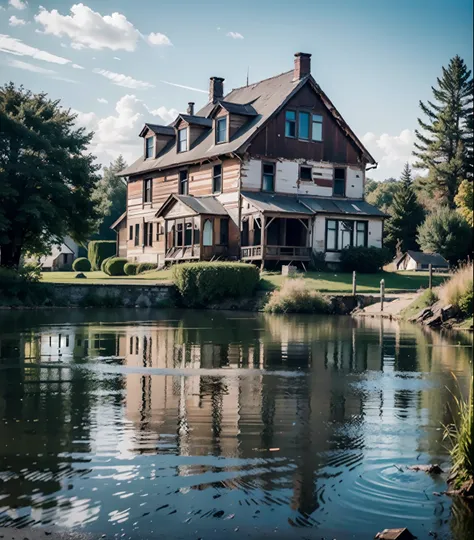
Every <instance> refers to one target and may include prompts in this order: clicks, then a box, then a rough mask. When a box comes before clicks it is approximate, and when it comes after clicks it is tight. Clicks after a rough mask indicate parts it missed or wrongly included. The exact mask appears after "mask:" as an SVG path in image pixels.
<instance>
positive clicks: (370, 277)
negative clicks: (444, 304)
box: [42, 270, 447, 293]
mask: <svg viewBox="0 0 474 540" xmlns="http://www.w3.org/2000/svg"><path fill="white" fill-rule="evenodd" d="M75 275H76V273H75V272H44V273H43V274H42V280H43V281H45V282H47V283H97V284H99V283H140V282H141V281H143V280H146V281H148V282H150V281H161V282H169V281H171V270H152V271H150V272H144V273H143V274H139V275H138V276H114V277H111V276H108V275H107V274H104V272H85V275H86V276H87V277H86V279H77V280H76V279H75V277H74V276H75ZM301 277H303V278H304V279H306V280H307V281H308V284H309V285H310V286H311V288H313V289H317V290H318V291H321V292H329V293H345V292H350V291H352V274H344V273H341V272H307V273H306V274H301ZM446 277H447V275H446V274H439V275H434V276H433V285H434V286H436V285H440V284H441V283H442V282H443V281H444V280H445V279H446ZM285 279H287V278H285V277H283V276H282V275H281V274H279V273H271V272H265V273H264V274H263V276H262V289H265V290H272V289H275V288H276V287H280V286H281V284H282V283H283V281H284V280H285ZM381 279H385V291H386V292H397V291H399V290H413V291H415V290H418V289H419V288H420V287H423V288H427V287H428V273H427V272H416V273H415V272H379V273H378V274H359V275H358V276H357V291H358V292H360V293H374V292H378V291H379V290H380V280H381Z"/></svg>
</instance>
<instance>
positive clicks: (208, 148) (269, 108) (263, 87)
mask: <svg viewBox="0 0 474 540" xmlns="http://www.w3.org/2000/svg"><path fill="white" fill-rule="evenodd" d="M293 75H294V72H293V70H291V71H288V72H286V73H282V74H281V75H277V76H275V77H271V78H269V79H265V80H263V81H260V82H258V83H255V84H251V85H249V86H243V87H242V88H237V89H235V90H232V91H231V92H230V93H229V94H227V96H225V99H224V100H223V101H222V102H223V103H225V104H233V105H235V106H237V108H238V109H239V110H242V107H244V106H245V107H247V106H249V104H250V103H251V104H252V105H251V106H252V108H253V109H254V110H255V112H256V116H251V117H249V120H248V122H246V123H245V124H244V125H243V126H242V127H241V128H240V129H239V131H238V132H237V133H236V134H235V135H234V136H233V137H232V138H231V140H229V141H228V142H226V143H220V144H218V145H216V143H215V137H214V136H213V133H212V130H209V131H208V133H207V134H206V136H203V137H202V138H201V140H200V141H199V144H195V145H194V147H193V148H191V149H190V150H189V151H187V152H177V148H176V146H174V147H172V148H170V150H169V151H168V152H163V153H162V154H161V155H160V156H158V157H156V158H155V159H146V160H145V158H144V156H140V157H139V158H138V159H137V160H136V161H135V162H134V163H133V164H132V165H130V166H129V167H127V168H126V169H124V170H123V171H122V172H121V173H120V176H132V175H135V174H140V173H144V172H150V171H153V170H159V169H164V168H168V167H174V166H179V165H185V164H188V163H196V162H198V161H205V160H208V159H211V158H215V157H217V156H219V155H223V154H229V153H238V152H245V150H246V149H247V148H248V146H249V145H250V143H251V141H252V140H253V139H254V137H255V136H256V135H257V134H258V133H259V132H260V130H261V129H262V128H263V126H264V125H265V124H266V122H267V121H268V120H269V119H270V118H272V117H273V116H274V115H275V114H276V113H278V112H279V111H280V110H281V109H282V108H283V107H284V106H285V104H286V103H287V101H288V100H289V99H290V98H291V97H293V95H295V94H296V92H298V90H300V88H302V87H303V86H304V85H305V84H310V85H311V87H312V88H313V90H314V91H315V92H316V93H317V94H318V95H319V96H320V98H321V99H322V101H323V103H324V104H325V105H326V107H327V108H328V111H329V112H330V114H332V116H333V118H334V120H335V121H336V122H337V124H338V125H339V126H340V127H341V129H342V130H343V131H344V133H345V134H346V135H347V137H349V138H350V139H351V140H352V142H353V143H354V144H355V145H356V146H357V147H358V149H359V150H360V152H361V153H362V154H363V155H364V156H365V158H366V159H367V161H368V162H369V163H375V160H374V158H373V157H372V156H371V155H370V153H369V152H368V151H367V149H366V148H365V146H364V145H363V144H362V143H361V142H360V141H359V139H358V138H357V137H356V135H355V134H354V132H353V131H352V130H351V129H350V127H349V126H348V125H347V123H346V122H345V120H344V119H343V118H342V116H341V115H340V113H339V112H338V111H337V109H336V108H335V107H334V105H333V104H332V102H331V101H330V99H329V98H328V97H327V96H326V94H325V93H324V92H323V91H322V90H321V87H320V86H319V85H318V84H317V83H316V81H315V80H314V79H313V77H312V76H311V75H306V76H305V77H303V78H302V79H300V80H295V79H294V77H293ZM222 102H221V103H222ZM227 106H229V107H232V105H227ZM215 107H216V104H215V103H212V102H209V103H208V104H207V105H205V106H204V107H203V108H202V109H201V110H200V111H198V112H197V114H196V115H194V116H189V115H184V114H181V115H180V117H181V118H183V119H186V117H188V118H191V119H194V121H196V120H195V119H196V118H199V117H202V118H203V120H202V121H201V122H204V123H202V124H201V125H207V124H206V121H207V122H209V119H208V117H209V116H210V115H211V113H212V112H213V110H214V109H215ZM186 121H188V120H186Z"/></svg>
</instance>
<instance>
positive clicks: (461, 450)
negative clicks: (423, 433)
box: [444, 374, 474, 498]
mask: <svg viewBox="0 0 474 540" xmlns="http://www.w3.org/2000/svg"><path fill="white" fill-rule="evenodd" d="M453 377H454V379H455V380H456V382H458V381H457V378H456V376H455V375H454V374H453ZM473 384H474V378H473V376H472V375H471V380H470V388H469V396H468V397H467V398H463V397H458V396H454V395H453V398H454V401H455V406H456V410H457V414H456V416H455V419H454V421H453V423H452V424H449V425H447V426H445V429H444V438H445V439H448V440H449V441H450V442H451V444H452V447H451V450H450V454H451V459H452V462H453V467H452V469H451V474H450V477H449V479H448V482H449V484H450V487H452V488H454V490H455V491H452V493H457V494H460V495H463V496H467V497H470V498H474V390H473ZM458 388H459V383H458ZM459 396H461V393H460V392H459Z"/></svg>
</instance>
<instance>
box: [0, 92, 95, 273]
mask: <svg viewBox="0 0 474 540" xmlns="http://www.w3.org/2000/svg"><path fill="white" fill-rule="evenodd" d="M75 119H76V116H75V115H74V114H73V113H71V111H69V110H66V109H63V108H62V107H61V106H60V102H59V100H51V99H49V98H48V96H47V95H46V94H44V93H39V94H33V93H32V92H30V91H28V90H25V89H24V88H23V87H22V86H20V87H16V86H15V85H14V84H13V83H9V84H6V85H5V86H3V87H1V88H0V199H1V201H2V204H1V205H0V249H1V264H2V265H4V266H14V267H17V266H18V265H19V262H20V258H21V255H22V254H24V253H25V252H32V253H44V252H46V251H47V250H48V249H50V247H51V244H53V243H56V242H59V241H60V240H61V239H62V238H63V237H64V236H66V235H70V236H72V237H73V238H74V239H75V240H76V241H78V242H80V241H84V240H86V239H87V238H88V237H89V235H90V233H91V231H93V228H94V226H95V224H96V222H97V218H98V215H97V211H96V203H95V201H94V200H93V199H92V198H91V193H92V192H93V190H94V189H95V186H96V183H97V181H98V176H97V174H96V173H97V170H98V166H97V165H95V164H94V159H95V158H94V156H92V155H91V154H90V153H88V152H87V146H88V144H89V142H90V140H91V138H92V135H93V134H92V133H87V132H86V131H85V130H84V128H76V126H75Z"/></svg>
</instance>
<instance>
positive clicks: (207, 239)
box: [202, 219, 213, 246]
mask: <svg viewBox="0 0 474 540" xmlns="http://www.w3.org/2000/svg"><path fill="white" fill-rule="evenodd" d="M212 228H213V227H212V221H211V220H210V219H206V221H205V222H204V227H203V228H202V245H203V246H212V243H213V230H212Z"/></svg>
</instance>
